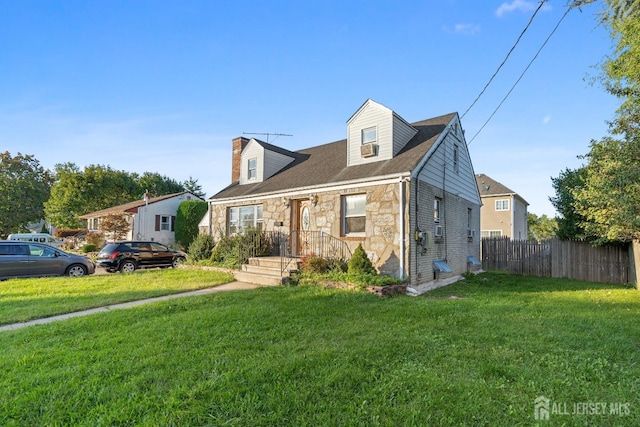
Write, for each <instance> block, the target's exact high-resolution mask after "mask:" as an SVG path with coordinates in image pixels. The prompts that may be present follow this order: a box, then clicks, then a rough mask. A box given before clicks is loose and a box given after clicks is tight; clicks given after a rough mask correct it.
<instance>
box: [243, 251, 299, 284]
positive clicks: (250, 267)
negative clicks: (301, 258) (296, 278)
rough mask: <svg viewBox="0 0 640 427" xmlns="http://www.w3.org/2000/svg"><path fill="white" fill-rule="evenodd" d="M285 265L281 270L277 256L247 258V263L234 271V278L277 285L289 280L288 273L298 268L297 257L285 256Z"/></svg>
mask: <svg viewBox="0 0 640 427" xmlns="http://www.w3.org/2000/svg"><path fill="white" fill-rule="evenodd" d="M287 261H288V264H287V266H286V267H285V268H284V271H282V273H281V270H282V267H281V259H280V257H279V256H274V257H258V258H249V262H248V264H243V265H242V268H241V269H240V270H238V271H235V272H234V276H235V278H236V280H238V281H240V282H247V283H254V284H256V285H262V286H277V285H282V284H283V283H286V282H287V281H288V280H289V274H290V273H291V272H292V271H294V270H297V269H298V260H297V259H288V258H285V262H287Z"/></svg>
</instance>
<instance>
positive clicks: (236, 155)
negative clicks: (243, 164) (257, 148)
mask: <svg viewBox="0 0 640 427" xmlns="http://www.w3.org/2000/svg"><path fill="white" fill-rule="evenodd" d="M232 142H233V146H232V149H231V150H232V152H231V182H236V181H240V159H241V157H242V156H241V154H242V150H244V147H246V146H247V144H248V143H249V140H248V139H247V138H245V137H242V136H239V137H237V138H234V139H233V140H232Z"/></svg>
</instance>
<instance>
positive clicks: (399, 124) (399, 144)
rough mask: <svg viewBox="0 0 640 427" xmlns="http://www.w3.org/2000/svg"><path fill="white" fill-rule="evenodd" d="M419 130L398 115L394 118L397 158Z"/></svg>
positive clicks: (394, 141)
mask: <svg viewBox="0 0 640 427" xmlns="http://www.w3.org/2000/svg"><path fill="white" fill-rule="evenodd" d="M416 133H418V130H417V129H415V128H414V127H413V126H411V125H410V124H409V123H407V122H405V121H404V120H403V119H402V118H400V117H399V116H398V115H395V114H394V116H393V155H394V156H395V155H396V154H398V153H399V152H400V150H402V149H403V148H404V146H405V145H407V142H409V141H411V138H413V137H414V136H415V134H416Z"/></svg>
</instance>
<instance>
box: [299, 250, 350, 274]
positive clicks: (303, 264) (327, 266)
mask: <svg viewBox="0 0 640 427" xmlns="http://www.w3.org/2000/svg"><path fill="white" fill-rule="evenodd" d="M300 271H301V272H302V273H308V274H325V273H329V272H332V271H333V272H345V271H347V263H346V262H344V261H343V260H341V259H339V258H324V257H321V256H318V255H316V254H314V253H313V252H312V253H310V254H308V255H305V256H304V257H302V259H301V260H300Z"/></svg>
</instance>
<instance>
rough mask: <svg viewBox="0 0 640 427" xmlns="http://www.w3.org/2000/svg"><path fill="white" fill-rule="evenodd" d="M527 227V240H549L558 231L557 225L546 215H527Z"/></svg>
mask: <svg viewBox="0 0 640 427" xmlns="http://www.w3.org/2000/svg"><path fill="white" fill-rule="evenodd" d="M527 227H528V230H529V235H528V238H529V240H537V241H540V240H549V239H551V238H553V237H555V235H556V232H557V231H558V223H557V221H556V219H555V218H549V217H548V216H547V215H542V216H540V217H538V215H536V214H534V213H531V212H529V213H527Z"/></svg>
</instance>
